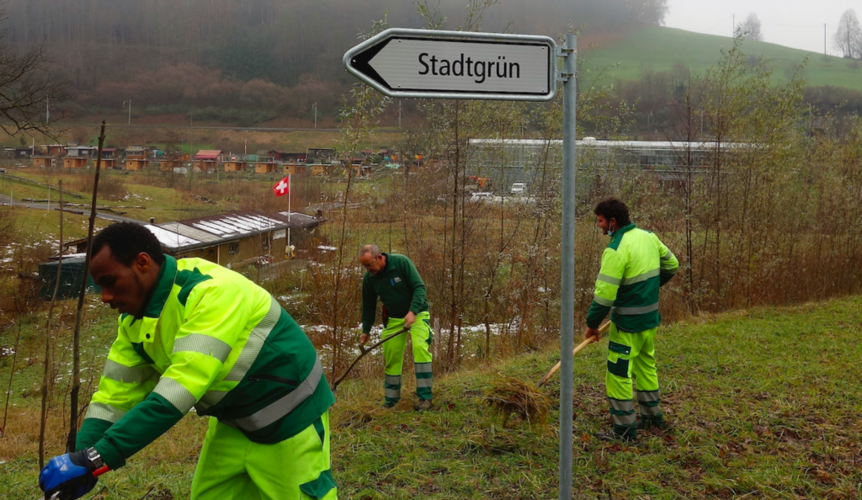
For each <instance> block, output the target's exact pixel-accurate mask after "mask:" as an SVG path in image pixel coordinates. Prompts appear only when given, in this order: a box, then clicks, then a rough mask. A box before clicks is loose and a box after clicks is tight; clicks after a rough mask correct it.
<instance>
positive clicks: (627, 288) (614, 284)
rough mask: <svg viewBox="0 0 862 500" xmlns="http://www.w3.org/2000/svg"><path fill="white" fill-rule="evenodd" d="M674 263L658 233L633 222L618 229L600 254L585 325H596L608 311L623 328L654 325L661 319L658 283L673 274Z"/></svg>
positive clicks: (676, 264) (623, 329)
mask: <svg viewBox="0 0 862 500" xmlns="http://www.w3.org/2000/svg"><path fill="white" fill-rule="evenodd" d="M678 267H679V262H678V261H677V259H676V257H675V256H674V255H673V253H671V251H670V250H668V248H667V247H666V246H665V245H664V243H662V242H661V240H659V239H658V236H656V235H654V234H653V233H651V232H649V231H644V230H643V229H638V228H637V227H636V226H635V225H634V224H629V225H628V226H625V227H623V228H620V229H618V230H617V231H616V232H615V233H614V235H613V237H611V241H610V243H608V247H607V248H605V251H604V253H603V254H602V268H601V270H600V271H599V276H598V278H597V279H596V293H595V297H594V299H593V303H592V305H591V306H590V311H589V312H588V313H587V326H589V327H590V328H598V327H599V325H600V324H601V322H602V320H603V319H604V318H605V316H607V314H608V312H610V313H611V321H613V322H614V324H616V325H617V328H619V329H620V330H622V331H624V332H642V331H644V330H649V329H651V328H655V327H657V326H658V325H659V324H660V323H661V315H660V314H659V312H658V296H659V293H658V290H659V287H661V286H662V285H664V284H665V283H667V282H668V281H669V280H670V279H671V278H673V276H674V274H676V271H677V268H678Z"/></svg>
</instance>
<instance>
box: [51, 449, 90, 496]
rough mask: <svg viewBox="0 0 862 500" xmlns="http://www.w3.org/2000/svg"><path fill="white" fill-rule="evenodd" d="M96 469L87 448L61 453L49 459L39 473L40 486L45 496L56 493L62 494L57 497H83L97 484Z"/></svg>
mask: <svg viewBox="0 0 862 500" xmlns="http://www.w3.org/2000/svg"><path fill="white" fill-rule="evenodd" d="M95 470H96V467H95V466H94V465H93V464H92V462H90V459H89V458H87V452H86V451H85V450H82V451H77V452H75V453H67V454H65V455H60V456H58V457H54V458H52V459H51V460H49V461H48V465H46V466H45V467H44V468H43V469H42V472H40V473H39V488H42V491H44V492H45V498H51V497H52V496H53V495H55V494H56V493H59V494H60V495H59V496H58V497H57V498H62V499H64V500H65V499H70V500H71V499H74V498H81V497H82V496H84V495H86V494H87V493H88V492H89V491H90V490H92V489H93V487H95V486H96V483H97V482H98V479H96V478H95V477H93V472H95Z"/></svg>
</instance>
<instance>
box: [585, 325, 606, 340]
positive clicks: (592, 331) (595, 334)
mask: <svg viewBox="0 0 862 500" xmlns="http://www.w3.org/2000/svg"><path fill="white" fill-rule="evenodd" d="M590 337H595V338H594V339H593V342H598V341H599V339H600V338H602V334H601V333H600V332H599V330H598V329H597V328H590V327H587V332H586V333H585V334H584V340H587V339H588V338H590Z"/></svg>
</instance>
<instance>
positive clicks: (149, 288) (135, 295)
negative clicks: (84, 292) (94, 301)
mask: <svg viewBox="0 0 862 500" xmlns="http://www.w3.org/2000/svg"><path fill="white" fill-rule="evenodd" d="M91 255H92V257H91V260H90V275H91V276H92V277H93V281H94V282H95V283H96V284H97V285H99V286H100V287H102V302H104V303H106V304H108V305H110V306H111V308H112V309H117V310H118V311H119V312H121V313H128V314H131V315H133V316H141V315H142V314H143V312H144V308H145V307H146V306H147V302H148V301H149V299H150V296H151V295H152V292H153V290H154V289H155V287H156V282H157V281H158V277H159V269H160V268H161V266H162V264H163V263H164V262H165V256H164V254H163V253H162V246H161V244H160V243H159V240H158V238H156V236H155V235H154V234H153V233H151V232H150V230H149V229H147V228H146V227H144V226H142V225H140V224H135V223H133V222H118V223H116V224H112V225H110V226H108V227H106V228H105V229H103V230H102V231H101V232H99V234H97V235H96V236H95V237H94V238H93V247H92V254H91Z"/></svg>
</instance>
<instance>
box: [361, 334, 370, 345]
mask: <svg viewBox="0 0 862 500" xmlns="http://www.w3.org/2000/svg"><path fill="white" fill-rule="evenodd" d="M368 337H369V335H368V334H367V333H363V334H362V335H360V336H359V343H360V344H364V343H366V342H368Z"/></svg>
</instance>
